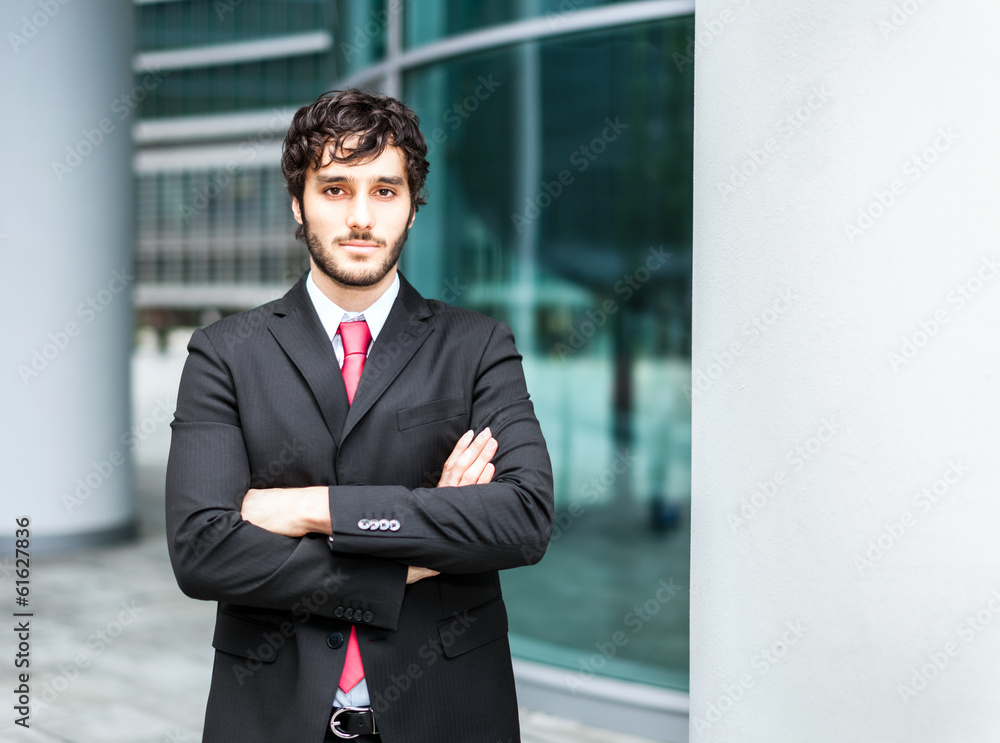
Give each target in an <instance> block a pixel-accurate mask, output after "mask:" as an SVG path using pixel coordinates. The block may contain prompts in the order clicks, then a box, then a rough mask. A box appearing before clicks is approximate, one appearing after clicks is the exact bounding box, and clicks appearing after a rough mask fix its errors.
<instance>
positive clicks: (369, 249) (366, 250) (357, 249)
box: [338, 240, 382, 255]
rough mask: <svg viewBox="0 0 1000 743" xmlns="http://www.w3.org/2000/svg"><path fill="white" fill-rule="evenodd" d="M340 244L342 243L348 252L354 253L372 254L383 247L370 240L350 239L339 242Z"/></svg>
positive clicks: (342, 246)
mask: <svg viewBox="0 0 1000 743" xmlns="http://www.w3.org/2000/svg"><path fill="white" fill-rule="evenodd" d="M338 245H340V247H341V248H343V249H344V250H346V251H347V252H348V253H353V254H354V255H371V254H372V253H374V252H376V251H377V250H378V249H379V248H380V247H382V246H381V245H379V244H378V243H376V242H371V241H370V240H348V241H346V242H342V243H338Z"/></svg>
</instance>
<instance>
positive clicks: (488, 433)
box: [483, 426, 493, 436]
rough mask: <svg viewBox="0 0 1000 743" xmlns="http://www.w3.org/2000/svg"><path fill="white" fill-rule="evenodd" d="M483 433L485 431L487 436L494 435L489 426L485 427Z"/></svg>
mask: <svg viewBox="0 0 1000 743" xmlns="http://www.w3.org/2000/svg"><path fill="white" fill-rule="evenodd" d="M483 433H485V434H486V435H487V436H492V435H493V434H492V433H491V432H490V427H489V426H486V428H484V429H483Z"/></svg>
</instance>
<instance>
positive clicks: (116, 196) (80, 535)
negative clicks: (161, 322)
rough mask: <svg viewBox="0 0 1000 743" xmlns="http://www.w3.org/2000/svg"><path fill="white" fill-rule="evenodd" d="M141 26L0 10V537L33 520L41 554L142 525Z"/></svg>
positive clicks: (114, 18) (107, 18)
mask: <svg viewBox="0 0 1000 743" xmlns="http://www.w3.org/2000/svg"><path fill="white" fill-rule="evenodd" d="M132 24H133V15H132V6H131V3H121V2H111V1H110V0H105V1H101V2H82V1H81V0H10V1H9V2H5V3H4V4H3V8H2V10H0V31H2V34H3V37H2V39H0V70H2V72H0V100H2V101H3V102H4V104H3V105H4V115H3V118H4V125H3V137H2V139H0V162H2V163H3V167H2V176H0V236H2V237H0V240H2V242H0V266H2V269H0V282H2V283H0V286H2V292H0V296H2V298H3V304H4V321H3V326H4V330H3V346H4V355H3V358H4V363H3V365H2V369H0V371H2V380H3V381H2V385H3V399H4V402H3V427H2V430H3V433H2V440H0V451H2V452H3V463H4V466H3V474H4V477H3V497H2V499H0V503H2V506H0V538H2V539H3V542H4V543H9V541H10V538H11V537H13V536H14V519H15V518H17V517H22V516H28V517H30V519H31V542H32V547H33V549H34V550H36V551H37V550H39V549H45V548H46V547H53V548H54V547H59V546H64V547H65V546H72V545H75V544H85V543H92V542H95V541H100V540H107V539H112V538H116V537H121V536H123V535H125V534H127V533H128V532H129V531H130V529H131V528H132V524H133V519H134V517H133V510H134V509H133V485H132V471H131V457H130V439H129V438H128V434H129V355H130V351H131V337H132V324H133V319H132V300H131V293H132V290H133V288H134V283H135V282H134V279H133V277H132V234H131V233H132V175H131V161H130V158H131V151H132V145H131V133H130V128H131V126H132V124H133V123H134V119H135V111H134V106H135V104H136V98H137V97H144V96H145V92H144V91H141V89H136V88H134V85H135V81H134V80H133V77H132V72H131V57H132V40H133V30H132ZM147 83H149V84H150V85H151V84H155V83H154V82H152V81H147ZM11 554H12V553H11Z"/></svg>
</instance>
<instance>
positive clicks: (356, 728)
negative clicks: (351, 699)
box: [330, 707, 378, 739]
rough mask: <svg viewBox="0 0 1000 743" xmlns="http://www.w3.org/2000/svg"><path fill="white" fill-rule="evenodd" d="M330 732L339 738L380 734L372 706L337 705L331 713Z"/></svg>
mask: <svg viewBox="0 0 1000 743" xmlns="http://www.w3.org/2000/svg"><path fill="white" fill-rule="evenodd" d="M330 732H332V733H333V734H334V735H335V736H337V737H338V738H345V739H349V738H357V737H358V736H359V735H378V729H377V728H376V727H375V713H374V712H373V711H372V708H371V707H337V708H336V709H334V710H333V714H332V715H330Z"/></svg>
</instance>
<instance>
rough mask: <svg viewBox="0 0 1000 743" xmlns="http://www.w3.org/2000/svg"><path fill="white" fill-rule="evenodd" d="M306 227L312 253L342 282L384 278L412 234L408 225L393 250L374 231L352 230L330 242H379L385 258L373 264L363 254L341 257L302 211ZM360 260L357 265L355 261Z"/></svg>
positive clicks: (365, 282)
mask: <svg viewBox="0 0 1000 743" xmlns="http://www.w3.org/2000/svg"><path fill="white" fill-rule="evenodd" d="M302 228H303V230H304V231H305V237H306V247H308V248H309V255H310V256H311V257H312V259H313V263H315V264H316V268H318V269H319V270H320V271H322V272H323V273H324V274H326V275H327V276H328V277H329V278H330V279H331V280H333V281H335V282H336V283H338V284H341V285H342V286H355V287H364V286H374V285H375V284H377V283H378V282H380V281H381V280H382V279H384V278H385V277H386V276H387V275H388V274H389V271H391V270H392V268H393V266H395V265H396V264H397V263H398V262H399V256H400V254H401V253H402V252H403V245H405V244H406V238H407V237H408V236H409V234H410V229H409V228H408V227H407V228H406V229H404V230H403V233H402V234H401V235H399V237H397V238H396V241H395V242H394V243H393V244H392V247H391V248H389V250H387V251H386V250H384V249H385V247H386V241H385V240H382V239H381V238H378V237H375V236H374V235H373V234H372V233H371V232H368V231H365V232H351V233H350V234H349V235H344V236H342V237H335V238H333V239H332V240H331V241H330V242H329V246H333V245H336V244H337V243H341V242H349V241H350V240H364V241H367V242H373V243H377V244H378V245H379V246H381V248H382V249H383V253H384V254H383V256H382V260H381V261H379V262H378V263H376V264H374V265H369V264H368V263H367V261H366V260H365V259H364V258H362V257H361V256H353V257H351V258H350V259H349V260H346V261H338V260H337V259H336V258H335V257H334V255H333V251H332V249H330V248H328V247H326V246H324V245H323V243H322V241H321V239H320V237H319V235H317V234H316V233H314V232H313V231H312V230H310V229H309V222H308V221H307V220H306V218H305V214H303V215H302ZM352 264H357V265H352Z"/></svg>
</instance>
